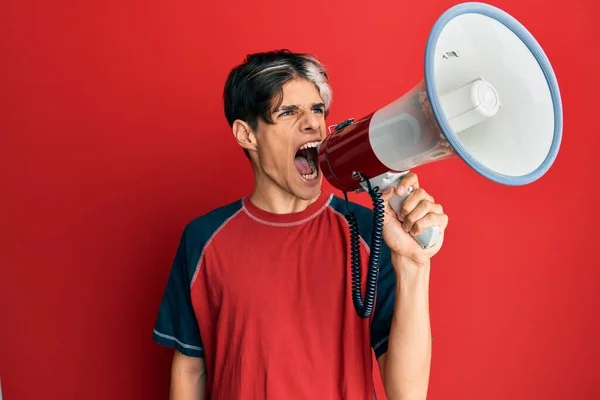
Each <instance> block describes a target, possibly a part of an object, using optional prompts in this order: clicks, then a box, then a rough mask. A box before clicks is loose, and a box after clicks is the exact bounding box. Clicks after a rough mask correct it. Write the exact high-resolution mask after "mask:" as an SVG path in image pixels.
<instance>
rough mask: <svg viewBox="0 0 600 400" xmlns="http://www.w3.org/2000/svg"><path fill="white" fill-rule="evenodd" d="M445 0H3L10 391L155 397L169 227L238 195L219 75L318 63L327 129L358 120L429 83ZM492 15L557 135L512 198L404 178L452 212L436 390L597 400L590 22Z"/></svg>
mask: <svg viewBox="0 0 600 400" xmlns="http://www.w3.org/2000/svg"><path fill="white" fill-rule="evenodd" d="M453 4H455V2H453V1H447V0H433V1H420V2H399V1H391V0H389V1H388V0H386V1H374V2H373V3H372V5H370V6H367V2H364V1H360V2H359V1H341V0H338V1H327V2H292V3H290V2H257V3H256V4H255V3H254V2H241V1H238V2H236V3H232V2H226V1H221V2H219V1H217V2H208V3H206V4H205V5H202V4H200V2H197V1H172V2H152V1H122V2H117V1H110V2H107V1H102V2H101V1H74V0H71V1H69V0H63V1H25V0H20V1H18V0H13V1H4V2H2V3H1V4H0V50H1V54H2V57H1V60H2V61H1V63H0V88H1V89H0V106H1V107H0V151H1V154H0V171H1V172H0V173H1V174H2V176H1V178H2V180H1V186H0V188H1V189H0V190H1V191H2V193H1V199H2V200H1V207H0V210H1V211H0V212H1V219H0V220H1V221H2V223H1V227H2V229H1V235H2V236H1V238H0V239H1V240H0V246H1V249H0V250H1V251H0V257H1V258H0V265H1V275H0V296H1V297H0V379H1V382H2V388H3V392H4V396H5V399H7V400H17V399H18V400H28V399H40V398H44V399H48V400H50V399H61V400H64V399H86V400H93V399H114V400H120V399H157V400H158V399H164V398H167V393H168V384H169V367H170V356H171V353H170V351H168V350H166V349H164V348H162V347H159V346H158V345H155V344H153V342H152V341H151V333H152V328H153V324H154V321H155V316H156V312H157V310H158V305H159V301H160V297H161V295H162V291H163V289H164V286H165V283H166V279H167V275H168V272H169V269H170V264H171V260H172V257H173V255H174V251H175V248H176V245H177V241H178V238H179V234H180V233H181V230H182V228H183V226H184V224H185V223H186V222H187V221H189V220H190V219H191V218H193V217H195V216H197V215H199V214H201V213H203V212H206V211H208V210H210V209H211V208H213V207H216V206H218V205H221V204H223V203H225V202H228V201H231V200H233V199H236V198H238V197H240V196H242V195H245V194H247V193H248V192H249V190H250V189H251V185H252V180H251V173H250V169H249V166H248V164H247V162H246V160H245V158H244V156H243V154H242V152H241V150H239V148H237V147H236V144H235V143H234V141H233V139H232V135H231V133H230V131H229V130H228V127H227V124H226V122H225V119H224V116H223V111H222V104H221V91H222V87H223V83H224V81H225V78H226V74H227V73H228V71H229V68H231V67H232V66H233V65H234V64H237V63H238V62H240V61H241V60H242V58H243V56H244V55H245V54H246V53H249V52H253V51H259V50H266V49H272V48H281V47H286V48H290V49H293V50H297V51H311V52H314V53H316V54H317V55H318V56H320V57H321V59H322V60H323V61H324V62H325V63H326V64H327V66H328V67H329V70H330V73H331V77H332V85H333V88H334V92H335V100H334V108H333V111H332V114H331V119H330V123H335V122H338V121H340V120H342V119H345V118H348V117H351V116H352V117H360V116H362V115H364V114H366V113H368V112H371V111H372V110H374V109H375V108H378V107H381V106H382V105H385V104H387V103H388V102H389V101H392V100H393V99H395V98H396V97H398V96H400V95H401V94H402V93H404V92H405V91H406V90H408V89H409V88H411V87H412V86H413V85H414V84H415V83H417V82H418V80H420V79H421V78H422V68H423V65H422V59H423V51H424V46H425V41H426V38H427V34H428V32H429V29H430V28H431V26H432V24H433V23H434V21H435V19H436V18H437V17H438V16H439V15H440V14H441V13H442V12H443V11H444V10H445V9H447V8H448V7H450V6H451V5H453ZM493 4H494V5H496V6H500V7H502V8H504V9H505V10H506V11H508V12H510V13H511V14H512V15H513V16H515V17H516V18H518V19H519V20H520V21H521V22H522V23H524V24H525V25H526V26H527V27H528V28H529V29H530V30H531V31H532V32H533V33H534V35H535V36H536V38H537V39H538V41H539V42H540V43H541V44H542V46H543V47H544V50H545V51H546V53H547V54H548V56H549V57H550V59H551V61H552V63H553V65H554V68H555V71H556V74H557V76H558V79H559V82H560V84H561V90H562V95H563V101H564V112H565V115H564V117H565V125H564V141H563V146H562V149H561V152H560V155H559V157H558V159H557V161H556V163H555V165H554V167H553V168H552V170H551V171H550V173H549V174H547V175H546V176H545V177H544V178H543V179H541V180H540V181H538V182H536V183H534V184H532V185H530V186H527V187H521V188H507V187H502V186H499V185H495V184H493V183H491V182H488V181H486V180H484V179H483V178H481V177H479V176H478V175H477V174H476V173H475V172H473V171H471V170H470V169H468V167H466V165H464V164H463V163H462V162H460V161H459V160H453V161H446V162H444V163H439V164H437V165H436V164H433V165H429V166H424V167H422V168H420V169H418V170H416V172H418V173H419V176H420V179H421V183H422V185H423V186H425V187H426V188H427V189H428V190H429V191H430V192H431V193H432V194H434V196H435V197H436V200H438V201H439V202H441V203H442V204H443V205H444V206H445V210H446V211H447V213H448V214H449V215H450V217H451V223H450V227H449V231H448V237H447V242H446V244H445V248H444V249H443V251H442V252H441V253H440V255H439V256H438V257H436V259H435V262H434V267H433V268H434V272H433V276H432V282H431V312H432V323H433V330H434V335H435V337H436V340H435V342H434V359H433V366H432V376H431V386H430V397H429V398H430V399H445V400H448V399H461V400H466V399H478V400H479V399H486V400H491V399H502V400H506V399H527V400H530V399H544V400H548V399H560V400H563V399H578V400H582V399H593V398H594V399H597V398H599V397H600V367H599V363H598V356H599V355H600V345H599V344H598V341H599V338H600V320H599V319H598V311H597V308H598V307H597V306H598V292H599V289H600V287H599V286H600V285H599V282H600V272H599V268H598V267H599V263H598V261H597V259H596V255H595V254H594V253H595V251H597V235H598V222H599V217H598V215H599V214H598V210H597V207H596V204H597V199H596V197H597V194H598V189H597V187H598V178H597V173H596V171H598V168H597V166H596V162H597V161H598V156H597V154H596V152H595V150H597V149H598V148H599V147H600V139H599V137H600V136H599V135H598V128H597V125H596V124H595V122H594V119H593V118H590V116H591V117H593V116H594V115H595V114H597V113H598V111H597V105H598V102H597V93H598V92H599V90H600V85H598V78H597V76H596V75H595V74H596V73H597V72H598V70H599V67H600V65H599V63H598V57H597V51H596V47H597V46H596V44H597V38H598V37H600V29H599V28H598V22H597V15H598V13H599V9H598V6H597V5H596V4H595V3H594V0H573V1H568V2H566V1H561V2H560V3H556V4H555V5H553V6H550V5H549V3H548V1H543V0H537V1H534V0H526V1H522V0H498V1H496V2H494V3H493ZM594 15H596V17H595V16H594ZM312 24H315V25H314V26H313V27H311V25H312ZM594 36H595V37H596V39H593V37H594ZM579 63H581V64H579ZM357 199H358V200H359V201H360V202H362V203H363V204H368V199H366V198H364V197H359V198H357ZM299 379H301V377H299ZM378 390H379V393H380V394H381V387H380V386H378Z"/></svg>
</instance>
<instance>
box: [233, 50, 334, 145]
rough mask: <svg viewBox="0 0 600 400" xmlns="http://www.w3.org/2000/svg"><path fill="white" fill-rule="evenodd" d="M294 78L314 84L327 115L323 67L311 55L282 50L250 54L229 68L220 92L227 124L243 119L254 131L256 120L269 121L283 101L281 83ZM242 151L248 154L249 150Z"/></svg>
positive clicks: (328, 96) (328, 90)
mask: <svg viewBox="0 0 600 400" xmlns="http://www.w3.org/2000/svg"><path fill="white" fill-rule="evenodd" d="M296 78H303V79H306V80H307V81H309V82H312V83H313V84H314V85H315V87H316V88H317V90H318V91H319V94H320V96H321V99H322V100H323V103H324V104H325V115H326V116H327V114H328V113H329V110H330V108H331V101H332V90H331V87H330V86H329V79H328V75H327V70H326V69H325V66H324V65H323V64H322V63H321V62H320V61H319V60H318V59H317V58H316V57H315V56H313V55H311V54H307V53H294V52H291V51H289V50H287V49H283V50H274V51H268V52H260V53H254V54H249V55H247V56H246V58H245V60H244V62H243V63H242V64H240V65H237V66H236V67H235V68H233V69H232V70H231V72H230V73H229V76H228V77H227V81H226V82H225V89H224V91H223V103H224V109H225V117H226V118H227V122H228V123H229V126H233V123H234V121H235V120H237V119H239V120H242V121H245V122H246V123H247V124H248V125H250V127H251V128H252V129H254V130H256V129H258V123H259V119H260V120H262V121H263V122H265V123H267V124H272V123H273V121H272V119H271V112H272V110H273V109H275V108H277V107H279V106H280V105H281V102H282V101H283V86H284V85H285V84H286V83H287V82H289V81H290V80H293V79H296ZM245 153H246V156H248V151H246V150H245Z"/></svg>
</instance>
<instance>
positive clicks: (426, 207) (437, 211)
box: [402, 199, 444, 234]
mask: <svg viewBox="0 0 600 400" xmlns="http://www.w3.org/2000/svg"><path fill="white" fill-rule="evenodd" d="M443 214H444V210H443V208H442V206H441V205H440V204H435V203H434V202H432V201H430V200H427V199H425V200H421V201H420V202H419V204H417V206H416V207H415V208H414V209H413V210H412V211H411V212H410V213H409V214H408V215H406V217H405V218H404V221H403V222H402V228H403V229H404V231H405V232H410V233H412V234H415V232H414V231H415V229H423V228H424V226H423V222H422V221H423V220H424V219H425V218H427V219H425V221H426V222H427V221H429V220H430V219H431V218H430V217H429V215H443ZM427 226H428V225H427ZM427 226H425V228H426V227H427Z"/></svg>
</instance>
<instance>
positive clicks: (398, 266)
mask: <svg viewBox="0 0 600 400" xmlns="http://www.w3.org/2000/svg"><path fill="white" fill-rule="evenodd" d="M411 186H412V188H413V189H414V191H413V193H412V194H411V195H409V196H408V197H407V198H406V200H404V202H403V203H402V206H401V208H400V210H399V213H398V214H396V213H395V212H394V210H392V209H391V207H390V206H389V204H388V205H387V207H386V213H385V219H384V229H383V231H384V232H383V236H384V240H385V242H386V244H387V245H388V246H389V250H390V253H389V254H390V262H389V263H390V264H391V265H392V268H389V269H392V270H393V272H394V275H395V279H394V284H393V285H392V284H391V283H389V282H390V281H391V279H389V278H388V279H387V281H386V282H387V286H386V288H387V289H386V291H387V292H390V294H387V295H386V296H385V297H383V298H384V299H385V303H386V306H387V310H386V306H382V310H383V311H382V312H381V314H382V317H380V319H381V320H383V321H387V320H389V319H390V315H391V322H390V325H389V333H388V340H387V351H386V354H385V355H381V353H383V350H379V355H380V357H379V358H378V360H379V367H380V371H381V375H382V380H383V384H384V387H385V390H386V393H387V396H388V397H389V399H390V400H421V399H425V398H426V397H427V389H428V386H429V373H430V366H431V326H430V319H429V276H430V266H431V263H430V260H431V258H432V257H433V256H434V255H435V254H437V253H438V252H439V250H440V248H441V247H442V244H443V242H444V232H445V229H446V227H447V225H448V216H447V215H446V214H444V211H443V208H442V206H441V205H439V204H436V203H435V200H434V199H433V197H432V196H430V195H429V194H428V193H427V192H426V191H425V190H423V189H421V188H420V187H419V181H418V179H417V176H416V175H415V174H413V173H408V174H407V175H406V176H405V177H404V178H403V179H402V181H401V182H400V185H399V186H398V188H395V190H396V192H397V194H398V195H402V194H403V193H405V192H406V191H407V190H408V188H409V187H411ZM393 190H394V189H392V190H390V191H388V192H386V194H385V195H384V196H383V198H384V200H385V201H386V203H387V200H388V199H389V198H390V197H391V194H392V193H393ZM432 225H437V226H439V227H440V236H439V238H438V241H437V242H436V244H435V245H434V246H432V247H431V248H429V249H426V250H423V249H422V248H421V246H420V245H419V244H418V243H417V241H416V240H414V237H413V236H412V235H419V234H420V233H421V232H423V231H424V230H425V229H427V228H428V227H430V226H432ZM391 292H393V296H392V295H391ZM392 304H393V311H390V310H389V308H390V307H391V305H392ZM380 325H381V322H380ZM384 326H385V325H384ZM380 330H381V329H380ZM379 334H380V335H381V333H379Z"/></svg>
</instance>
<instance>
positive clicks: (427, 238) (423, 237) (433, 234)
mask: <svg viewBox="0 0 600 400" xmlns="http://www.w3.org/2000/svg"><path fill="white" fill-rule="evenodd" d="M411 194H412V188H410V189H409V190H408V191H407V192H406V193H405V194H403V195H402V196H399V195H397V194H394V195H393V196H392V197H391V198H390V200H389V203H390V206H391V207H392V210H394V211H395V212H396V214H397V213H398V212H399V211H400V207H401V206H402V203H404V200H406V198H408V196H410V195H411ZM439 234H440V228H439V226H431V227H429V228H427V229H426V230H425V231H424V232H422V233H420V234H419V235H417V236H413V237H414V238H415V240H416V241H417V242H418V243H419V244H420V245H421V247H422V248H424V249H428V248H429V247H431V246H433V245H434V244H435V243H436V241H437V239H438V236H439Z"/></svg>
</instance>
